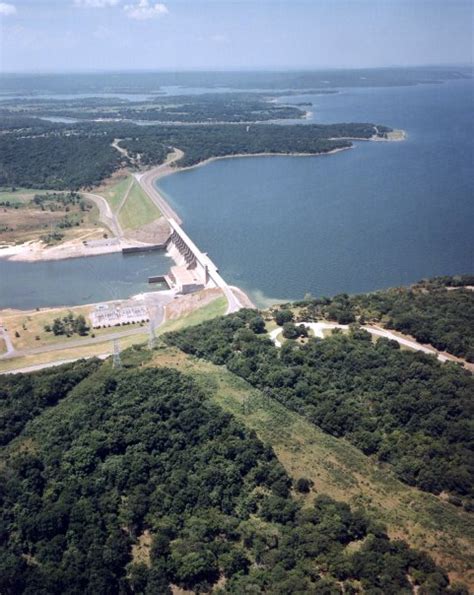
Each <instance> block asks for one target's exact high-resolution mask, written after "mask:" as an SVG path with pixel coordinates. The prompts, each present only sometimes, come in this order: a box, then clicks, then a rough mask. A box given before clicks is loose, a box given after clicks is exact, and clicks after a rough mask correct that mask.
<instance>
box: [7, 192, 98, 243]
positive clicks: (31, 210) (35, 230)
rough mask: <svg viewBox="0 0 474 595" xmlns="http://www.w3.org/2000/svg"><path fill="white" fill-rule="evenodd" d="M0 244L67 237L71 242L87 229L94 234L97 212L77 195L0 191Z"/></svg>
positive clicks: (73, 193)
mask: <svg viewBox="0 0 474 595" xmlns="http://www.w3.org/2000/svg"><path fill="white" fill-rule="evenodd" d="M0 212H1V224H0V241H1V242H4V243H12V242H19V243H20V242H25V241H27V240H32V239H41V240H43V241H44V242H46V243H47V244H53V243H55V242H58V241H60V240H61V239H63V238H64V237H65V236H66V235H67V239H72V238H73V237H75V236H77V235H78V234H80V233H81V230H82V229H85V228H87V231H88V233H89V234H90V233H91V231H92V230H91V228H94V227H96V228H97V229H96V230H94V231H96V232H97V233H98V234H99V233H100V230H101V229H102V228H100V227H99V224H98V209H97V208H96V207H95V206H94V204H93V203H92V202H91V201H89V200H87V199H85V198H82V197H81V195H80V194H78V193H77V192H41V191H39V190H36V191H28V190H24V189H23V188H19V189H16V188H12V189H10V190H9V191H2V192H0Z"/></svg>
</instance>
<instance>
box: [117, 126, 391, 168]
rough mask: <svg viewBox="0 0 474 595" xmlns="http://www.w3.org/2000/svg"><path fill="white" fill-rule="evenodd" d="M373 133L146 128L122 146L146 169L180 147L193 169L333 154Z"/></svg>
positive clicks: (361, 129) (365, 129) (362, 129)
mask: <svg viewBox="0 0 474 595" xmlns="http://www.w3.org/2000/svg"><path fill="white" fill-rule="evenodd" d="M378 129H379V132H380V134H381V135H382V134H384V133H385V132H386V131H388V130H390V129H389V128H386V127H384V126H380V127H378ZM374 132H375V130H374V126H373V124H330V125H316V124H312V125H306V126H299V125H293V126H280V125H277V124H254V125H252V126H250V127H249V126H239V125H230V124H227V125H226V124H222V125H209V126H186V127H184V126H175V127H171V126H162V127H159V128H155V127H153V126H142V127H141V130H140V132H139V133H136V132H132V130H129V131H127V133H126V131H123V132H122V134H121V135H120V137H121V138H123V139H124V140H122V141H121V143H120V144H121V146H122V147H123V148H124V149H126V150H127V151H128V152H129V154H130V155H131V156H134V157H136V156H137V155H138V154H139V155H140V158H141V162H142V163H144V164H155V163H159V162H160V161H161V159H162V158H161V153H162V151H163V147H169V146H172V147H176V148H178V149H181V150H182V151H184V157H183V158H182V159H181V160H180V161H179V165H182V166H190V165H195V164H196V163H199V162H201V161H204V160H205V159H209V158H211V157H222V156H227V155H238V154H246V155H251V154H256V153H307V154H315V153H328V152H329V151H333V150H335V149H341V148H348V147H351V146H352V143H351V141H349V140H337V139H344V138H346V137H357V138H370V137H371V136H372V135H373V134H374ZM132 135H133V136H132ZM334 139H335V140H334Z"/></svg>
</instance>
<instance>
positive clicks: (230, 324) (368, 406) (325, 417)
mask: <svg viewBox="0 0 474 595" xmlns="http://www.w3.org/2000/svg"><path fill="white" fill-rule="evenodd" d="M254 316H255V314H254V313H253V312H251V311H241V312H239V313H237V314H235V315H233V316H230V317H225V318H221V319H216V320H213V321H210V322H207V323H204V324H202V325H200V326H198V327H191V328H189V329H185V330H183V331H180V332H177V333H171V334H170V335H167V336H166V340H167V341H168V342H169V343H170V344H172V345H176V346H178V347H179V348H181V349H182V350H184V351H185V352H187V353H192V354H194V355H197V356H199V357H205V358H208V359H210V360H211V361H213V362H214V363H216V364H225V365H226V366H227V367H228V369H229V370H230V371H232V372H234V373H236V374H238V375H239V376H242V377H243V378H245V379H246V380H247V381H249V382H250V383H251V384H253V385H254V386H257V387H258V388H260V389H263V390H265V391H266V393H267V394H268V395H270V396H272V397H273V398H275V399H278V400H279V401H280V402H282V403H283V404H284V405H286V406H287V407H289V408H291V409H293V410H295V411H297V412H299V413H301V414H303V415H304V416H305V417H307V418H308V419H309V420H311V421H312V422H314V423H315V424H317V425H318V426H320V427H321V428H322V429H323V430H325V431H326V432H328V433H330V434H332V435H334V436H339V437H342V436H345V437H347V438H348V439H349V440H350V441H351V442H353V443H354V444H355V445H356V446H358V447H359V448H360V449H361V450H362V451H363V452H365V453H366V454H375V455H376V456H377V458H378V459H379V460H380V461H387V462H389V463H391V464H392V465H393V468H394V470H395V472H396V473H397V475H398V476H399V477H400V478H401V479H402V480H403V481H405V482H407V483H409V484H411V485H416V486H418V487H420V488H421V489H423V490H426V491H430V492H434V493H439V492H441V491H442V490H448V491H452V492H455V493H457V494H460V495H462V496H463V497H465V498H466V502H467V503H469V498H470V497H472V495H473V493H472V486H473V478H474V466H473V464H472V462H473V461H474V457H473V456H472V455H473V453H472V438H473V432H472V430H473V426H472V412H473V409H472V408H473V405H472V394H473V388H474V382H473V379H472V376H471V375H470V374H469V373H468V372H465V371H463V370H462V369H460V368H459V367H458V366H457V365H454V364H445V365H440V364H439V363H438V362H437V361H436V360H435V359H434V358H433V357H431V356H427V355H425V354H422V353H420V352H411V351H401V350H400V349H399V345H398V343H396V342H394V341H389V340H387V339H380V340H378V341H377V342H376V343H373V342H372V341H371V337H370V335H369V333H367V332H366V331H364V330H359V329H357V328H355V329H354V330H353V331H352V332H351V333H350V335H349V336H346V335H343V334H342V333H336V334H335V335H333V336H332V337H331V338H327V339H324V340H322V339H310V340H309V341H308V342H307V343H306V344H304V345H299V344H298V343H296V342H294V341H288V342H286V343H285V344H284V346H283V348H282V349H281V350H278V349H277V348H276V347H275V346H274V345H273V343H272V342H271V341H270V340H269V339H268V338H265V336H263V337H262V335H256V334H254V333H253V332H252V330H251V329H250V328H248V326H249V325H248V321H249V320H250V319H252V318H253V317H254ZM286 324H291V323H286ZM267 337H268V336H267Z"/></svg>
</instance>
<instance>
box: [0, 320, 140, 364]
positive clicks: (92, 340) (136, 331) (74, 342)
mask: <svg viewBox="0 0 474 595" xmlns="http://www.w3.org/2000/svg"><path fill="white" fill-rule="evenodd" d="M147 330H148V326H143V327H139V328H132V329H128V330H126V331H117V332H114V333H110V334H106V335H100V336H98V337H85V338H84V339H71V340H66V341H61V343H55V344H54V345H43V347H32V348H31V349H21V350H18V351H13V352H12V353H6V354H5V355H3V356H1V357H0V360H6V359H12V358H16V357H22V356H25V355H38V354H41V353H50V352H51V351H63V350H64V349H74V348H76V347H85V346H87V345H96V344H97V343H105V342H106V341H113V340H114V339H122V338H123V337H131V336H133V335H143V333H146V332H147Z"/></svg>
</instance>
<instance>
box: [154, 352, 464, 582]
mask: <svg viewBox="0 0 474 595" xmlns="http://www.w3.org/2000/svg"><path fill="white" fill-rule="evenodd" d="M147 365H153V366H172V367H175V368H177V369H179V370H181V371H183V372H185V373H186V374H190V375H192V377H193V378H195V379H196V381H197V382H198V383H199V385H200V386H201V387H202V388H203V389H204V390H205V391H206V393H207V394H208V395H209V398H210V399H212V400H213V401H214V402H215V403H217V404H218V405H219V406H220V407H222V408H223V409H224V411H227V412H229V413H231V414H232V415H234V416H236V417H237V419H239V420H240V421H241V422H242V423H244V424H245V426H246V427H247V428H249V429H251V430H255V431H256V433H257V435H258V437H259V438H260V440H262V441H263V442H265V443H268V444H270V445H271V446H272V447H273V449H274V450H275V453H276V455H277V457H278V460H279V461H280V462H281V463H282V465H283V466H284V467H285V469H286V471H287V473H288V474H289V475H290V476H291V477H292V478H293V479H294V480H296V482H297V480H298V479H299V478H302V477H303V478H308V479H309V480H310V481H311V482H313V483H314V488H313V490H314V491H315V492H316V493H325V494H327V495H329V496H331V497H333V498H335V499H336V500H339V501H344V502H347V503H348V504H350V505H351V506H353V507H356V508H358V507H363V508H364V509H365V510H367V511H368V512H370V514H371V516H372V518H374V519H376V520H378V521H379V522H382V523H384V524H386V525H387V527H388V530H389V534H390V535H393V536H397V537H399V538H402V539H405V540H407V541H408V543H409V544H410V545H411V546H412V547H416V548H420V549H422V550H423V551H426V552H428V553H429V554H430V555H432V556H433V558H434V559H435V560H436V562H437V563H438V564H440V565H441V566H443V567H444V568H445V569H446V570H449V572H450V576H452V577H453V580H461V581H462V582H468V581H469V580H470V581H471V584H472V582H473V580H474V576H473V575H470V569H472V568H473V567H474V564H473V562H474V560H473V557H474V549H473V543H474V522H473V519H472V515H471V513H468V512H467V511H463V510H462V508H460V507H458V506H453V505H452V504H451V503H449V502H448V501H446V500H444V499H441V498H438V497H436V496H433V495H432V494H429V493H426V492H422V491H421V490H419V489H417V488H416V487H411V486H408V485H406V484H404V483H402V482H401V481H399V480H398V479H397V478H396V477H395V475H394V473H393V472H392V470H391V468H390V466H389V465H384V464H374V460H373V458H372V457H369V456H366V455H364V454H363V453H362V452H361V451H360V450H359V449H357V448H356V447H355V446H353V445H351V444H350V443H349V442H347V441H346V440H345V439H343V438H342V439H341V438H336V437H334V436H331V435H330V434H327V433H325V432H323V431H322V430H320V429H319V428H318V427H317V426H315V425H314V424H313V423H311V422H310V421H309V420H307V419H305V418H304V417H303V416H302V415H299V414H298V413H295V412H293V411H289V410H288V409H287V408H286V407H285V406H284V405H283V404H282V403H280V402H278V401H277V400H275V399H271V398H269V397H268V396H267V395H266V394H265V393H263V392H262V391H260V390H258V389H255V388H254V387H252V386H251V385H250V384H248V383H247V382H246V381H245V380H243V379H242V378H240V377H238V376H236V375H235V374H233V373H232V372H229V371H228V370H227V369H226V368H225V367H223V366H216V365H214V364H212V363H210V362H209V361H205V360H202V359H197V358H195V357H193V356H188V355H186V354H184V353H183V352H182V351H179V350H178V349H175V348H170V347H164V346H162V347H159V348H158V349H157V350H156V351H155V352H154V354H153V359H152V360H151V362H150V363H149V364H147ZM294 487H295V489H297V483H295V486H294ZM309 502H310V500H307V499H306V500H304V501H303V505H307V504H308V503H309Z"/></svg>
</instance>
